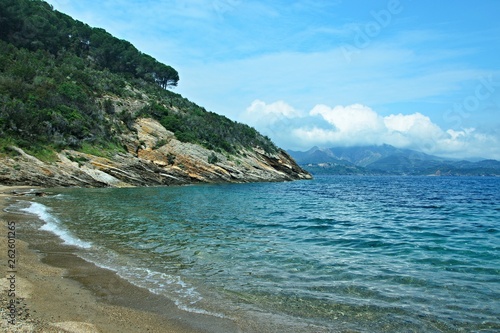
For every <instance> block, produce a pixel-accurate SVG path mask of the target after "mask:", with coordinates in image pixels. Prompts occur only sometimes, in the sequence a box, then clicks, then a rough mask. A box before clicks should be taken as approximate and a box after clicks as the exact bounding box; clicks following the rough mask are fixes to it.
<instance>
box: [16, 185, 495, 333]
mask: <svg viewBox="0 0 500 333" xmlns="http://www.w3.org/2000/svg"><path fill="white" fill-rule="evenodd" d="M54 192H55V193H56V194H58V195H56V196H49V197H45V198H39V199H36V202H32V203H20V204H18V205H19V207H18V208H23V209H24V210H25V211H28V212H30V213H33V214H36V215H38V216H39V217H41V218H42V220H44V221H45V225H43V226H41V227H42V228H44V229H46V230H49V231H52V232H54V233H56V234H58V235H59V236H60V237H61V238H62V239H63V240H65V242H66V243H68V244H71V245H76V246H77V247H78V254H79V255H80V256H81V257H83V258H85V259H87V260H89V261H92V262H94V263H96V264H98V265H100V266H102V267H106V268H110V269H112V270H115V271H116V272H117V273H118V274H119V275H120V276H122V277H123V278H125V279H127V280H129V281H131V282H132V283H134V284H136V285H139V286H141V287H144V288H148V289H149V290H150V291H151V292H153V293H157V294H161V295H165V296H166V297H168V298H170V299H172V300H173V301H174V302H175V303H176V304H177V305H178V306H179V307H180V308H181V309H184V310H187V311H192V312H199V313H207V314H211V315H215V316H221V317H228V318H233V319H234V320H236V321H237V322H239V323H240V324H239V325H240V327H241V330H242V331H256V332H257V331H258V332H266V331H269V332H271V331H276V332H499V331H500V178H488V177H484V178H468V177H359V176H356V177H342V176H323V177H317V178H316V179H315V180H312V181H298V182H290V183H260V184H236V185H234V184H233V185H200V186H184V187H162V188H125V189H67V190H56V191H54ZM21 206H22V207H21Z"/></svg>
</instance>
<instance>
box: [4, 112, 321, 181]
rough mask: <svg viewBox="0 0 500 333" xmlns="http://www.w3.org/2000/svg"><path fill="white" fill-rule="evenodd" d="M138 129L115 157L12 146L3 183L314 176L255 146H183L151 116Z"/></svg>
mask: <svg viewBox="0 0 500 333" xmlns="http://www.w3.org/2000/svg"><path fill="white" fill-rule="evenodd" d="M133 127H134V129H135V131H131V132H130V133H128V134H126V135H124V136H123V137H122V142H123V143H124V145H125V146H126V147H127V150H128V152H127V153H117V154H115V155H114V156H110V157H101V156H95V155H91V154H86V153H83V152H79V151H75V150H63V151H61V152H59V153H57V159H56V161H52V162H42V161H41V160H39V159H37V158H35V157H34V156H31V155H29V154H27V153H26V152H25V151H23V150H22V149H20V148H17V147H11V148H10V149H11V150H12V151H13V152H14V154H9V155H10V156H3V157H0V164H1V166H0V183H1V184H5V185H33V186H34V185H38V186H44V187H59V186H82V187H109V186H113V187H126V186H159V185H180V184H192V183H217V182H260V181H288V180H297V179H310V178H311V176H310V174H309V173H307V172H306V171H304V170H303V169H301V168H300V167H299V166H298V165H297V164H296V163H295V161H294V160H293V159H292V158H291V157H290V156H289V155H288V154H287V153H286V152H285V151H283V150H279V151H278V152H277V153H274V154H269V153H266V152H264V150H261V149H259V148H253V149H247V150H245V151H244V152H242V153H241V154H238V155H230V154H226V153H217V152H214V151H211V150H208V149H206V148H203V147H202V146H200V145H195V144H192V143H186V142H180V141H178V140H177V139H176V138H175V135H174V134H173V133H172V132H170V131H168V130H166V129H165V128H164V127H163V126H162V125H161V124H160V123H159V122H158V121H156V120H153V119H151V118H139V119H137V120H136V121H135V122H134V124H133ZM13 155H16V156H13Z"/></svg>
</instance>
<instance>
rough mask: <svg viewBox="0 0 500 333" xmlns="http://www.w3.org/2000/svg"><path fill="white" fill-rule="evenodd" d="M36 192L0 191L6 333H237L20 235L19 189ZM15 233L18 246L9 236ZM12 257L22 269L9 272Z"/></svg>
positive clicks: (1, 312) (49, 240) (52, 243)
mask: <svg viewBox="0 0 500 333" xmlns="http://www.w3.org/2000/svg"><path fill="white" fill-rule="evenodd" d="M28 189H30V188H19V187H16V188H14V187H5V186H0V226H1V227H0V240H1V246H0V256H1V263H2V268H1V269H2V270H3V273H4V274H3V276H5V278H3V279H2V280H1V287H2V292H1V301H0V302H1V309H0V316H1V322H0V330H1V331H2V332H75V333H76V332H82V333H83V332H85V333H86V332H131V333H132V332H176V333H183V332H184V333H185V332H230V331H234V330H235V328H234V327H232V325H233V323H230V322H224V321H223V322H221V321H220V320H215V319H214V318H209V317H204V316H199V315H194V314H190V313H185V312H183V311H180V310H179V309H177V308H176V307H175V305H174V304H173V303H171V302H169V301H168V300H166V299H164V298H162V297H160V296H157V295H153V294H151V293H149V292H148V291H147V290H144V289H141V288H138V287H136V286H133V285H131V284H130V283H128V282H127V281H125V280H123V279H121V278H119V277H118V276H117V275H116V274H115V273H114V272H111V271H108V270H105V269H102V268H99V267H97V266H95V265H93V264H91V263H89V262H86V261H84V260H83V259H80V258H79V257H77V256H76V255H74V254H73V253H72V252H71V249H70V248H69V247H68V246H63V245H61V244H60V241H58V239H57V238H56V237H55V236H53V235H51V234H48V233H47V234H46V235H41V234H39V233H36V234H20V232H19V229H20V228H19V226H20V225H21V224H22V223H27V222H26V220H27V218H26V217H24V216H21V215H17V214H11V213H8V212H6V211H5V210H4V209H5V207H6V206H8V204H9V202H10V201H12V200H15V195H14V194H12V192H13V191H26V190H28ZM9 226H10V227H11V230H9ZM14 228H15V229H17V231H16V235H15V240H13V239H14V238H13V237H12V236H13V234H10V235H9V231H12V230H13V229H14ZM23 230H24V229H23ZM9 239H10V240H9ZM27 239H29V243H28V242H26V240H27ZM9 244H13V245H11V249H12V248H13V247H15V255H14V254H13V253H12V252H9ZM9 255H10V259H12V258H14V259H15V266H13V267H14V269H11V268H12V267H9V264H10V263H13V262H9Z"/></svg>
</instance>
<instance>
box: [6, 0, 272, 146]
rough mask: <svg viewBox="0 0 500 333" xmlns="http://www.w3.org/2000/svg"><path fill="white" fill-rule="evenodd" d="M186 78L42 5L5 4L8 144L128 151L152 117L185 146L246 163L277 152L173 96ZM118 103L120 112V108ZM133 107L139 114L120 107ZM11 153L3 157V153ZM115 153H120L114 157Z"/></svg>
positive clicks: (22, 0)
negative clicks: (138, 125) (133, 135)
mask: <svg viewBox="0 0 500 333" xmlns="http://www.w3.org/2000/svg"><path fill="white" fill-rule="evenodd" d="M178 80H179V76H178V73H177V71H175V69H173V68H172V67H170V66H168V65H164V64H162V63H160V62H158V61H157V60H155V59H154V58H152V57H150V56H148V55H145V54H143V53H141V52H140V51H138V50H137V49H136V48H135V47H134V46H133V45H132V44H130V43H129V42H127V41H124V40H119V39H117V38H115V37H113V36H111V35H110V34H108V33H107V32H106V31H104V30H103V29H98V28H91V27H89V26H88V25H86V24H84V23H81V22H79V21H76V20H73V19H72V18H71V17H69V16H67V15H65V14H62V13H59V12H57V11H54V10H53V9H52V7H51V6H50V5H49V4H47V3H45V2H44V1H40V0H0V137H1V138H2V142H4V143H5V142H9V143H13V144H16V145H19V146H21V147H22V148H26V149H31V150H32V151H35V150H40V151H43V150H45V149H47V148H49V149H54V150H60V149H64V148H68V147H69V148H73V149H82V147H87V149H88V147H89V145H90V146H96V147H104V149H106V147H112V149H116V147H119V146H120V134H122V133H124V132H125V133H126V132H130V131H131V125H132V123H133V120H134V119H136V118H137V117H152V118H154V119H157V120H158V121H160V122H161V124H162V125H163V126H165V127H166V128H167V129H168V130H171V131H172V132H174V133H175V135H176V137H177V138H178V139H179V140H181V141H185V142H192V143H196V144H200V145H203V146H205V147H207V148H209V149H213V150H216V151H226V152H228V153H238V152H240V151H242V150H244V149H245V148H249V147H257V146H258V147H261V148H263V149H264V150H265V151H267V152H275V151H276V150H277V148H276V146H274V144H273V143H272V142H271V141H270V140H269V139H268V138H267V137H264V136H262V135H261V134H259V133H258V132H257V131H256V130H255V129H253V128H251V127H249V126H247V125H244V124H239V123H236V122H233V121H231V120H230V119H228V118H226V117H223V116H220V115H217V114H215V113H213V112H207V111H206V110H205V109H204V108H202V107H200V106H198V105H196V104H194V103H192V102H190V101H189V100H187V99H185V98H183V97H182V96H181V95H179V94H176V93H173V92H172V91H170V90H167V89H166V88H168V87H172V86H175V85H177V82H178ZM117 101H118V102H117ZM119 101H134V102H139V103H141V105H143V106H142V107H141V108H139V109H138V110H135V109H130V108H129V109H127V108H126V107H124V106H123V105H121V106H120V105H117V103H120V102H119ZM1 148H2V147H0V149H1ZM110 149H111V148H110Z"/></svg>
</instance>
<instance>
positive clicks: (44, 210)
mask: <svg viewBox="0 0 500 333" xmlns="http://www.w3.org/2000/svg"><path fill="white" fill-rule="evenodd" d="M21 211H23V212H26V213H29V214H33V215H36V216H38V218H40V219H41V220H42V221H43V222H45V224H44V225H43V226H42V227H41V228H40V229H41V230H45V231H49V232H52V233H53V234H55V235H56V236H58V237H59V238H61V239H62V240H63V241H64V244H66V245H73V246H77V247H80V248H84V249H89V248H91V247H92V244H91V243H89V242H86V241H83V240H81V239H79V238H77V237H75V236H74V235H72V234H71V233H70V232H69V231H68V230H66V229H64V227H62V226H61V223H60V221H59V219H58V218H57V217H55V216H54V215H52V214H51V213H50V212H49V208H48V207H47V206H45V205H42V204H41V203H38V202H30V206H29V207H26V208H21Z"/></svg>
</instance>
